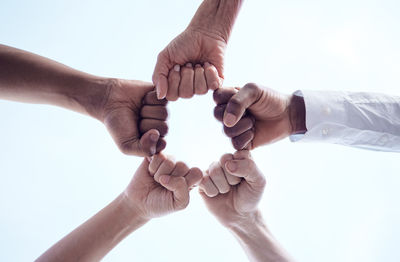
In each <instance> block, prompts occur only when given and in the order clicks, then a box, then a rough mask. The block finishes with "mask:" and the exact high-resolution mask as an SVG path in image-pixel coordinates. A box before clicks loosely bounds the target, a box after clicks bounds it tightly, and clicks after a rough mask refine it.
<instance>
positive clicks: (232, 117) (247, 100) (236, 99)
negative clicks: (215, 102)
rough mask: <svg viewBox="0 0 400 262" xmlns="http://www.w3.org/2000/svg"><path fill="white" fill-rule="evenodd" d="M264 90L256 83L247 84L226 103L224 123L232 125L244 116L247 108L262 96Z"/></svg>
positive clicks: (228, 125)
mask: <svg viewBox="0 0 400 262" xmlns="http://www.w3.org/2000/svg"><path fill="white" fill-rule="evenodd" d="M261 93H262V90H261V89H260V88H259V87H258V86H257V85H256V84H246V85H245V86H244V87H242V88H241V89H239V91H238V92H237V93H236V94H234V95H233V96H232V98H231V99H230V100H229V101H228V103H227V105H226V110H225V114H224V118H223V120H224V124H225V126H227V127H232V126H234V125H236V124H237V122H238V121H239V120H240V119H241V118H242V116H243V115H244V113H245V111H246V109H247V108H248V107H250V106H251V105H253V104H254V103H255V102H257V100H258V99H259V98H260V96H261Z"/></svg>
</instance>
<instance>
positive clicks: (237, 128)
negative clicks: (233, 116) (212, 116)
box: [224, 116, 254, 137]
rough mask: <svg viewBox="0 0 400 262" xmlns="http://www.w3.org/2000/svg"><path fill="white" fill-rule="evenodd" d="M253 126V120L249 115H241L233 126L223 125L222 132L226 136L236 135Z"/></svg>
mask: <svg viewBox="0 0 400 262" xmlns="http://www.w3.org/2000/svg"><path fill="white" fill-rule="evenodd" d="M253 127H254V121H253V119H252V118H251V117H248V116H247V117H243V118H242V119H240V120H239V122H238V123H237V124H236V125H234V126H233V127H227V126H224V132H225V134H226V135H227V136H228V137H236V136H239V135H241V134H243V133H244V132H246V131H247V130H250V129H252V128H253Z"/></svg>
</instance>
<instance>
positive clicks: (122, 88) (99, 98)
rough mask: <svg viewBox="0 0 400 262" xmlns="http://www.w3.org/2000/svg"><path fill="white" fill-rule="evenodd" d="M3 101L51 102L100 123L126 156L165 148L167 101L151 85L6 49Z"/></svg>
mask: <svg viewBox="0 0 400 262" xmlns="http://www.w3.org/2000/svg"><path fill="white" fill-rule="evenodd" d="M0 99H5V100H12V101H18V102H24V103H36V104H49V105H55V106H59V107H63V108H67V109H70V110H73V111H76V112H79V113H83V114H86V115H89V116H91V117H93V118H95V119H98V120H99V121H101V122H102V123H104V125H105V126H106V127H107V129H108V131H109V132H110V134H111V136H112V137H113V139H114V141H115V143H116V144H117V146H118V147H119V149H120V150H121V151H122V152H124V153H125V154H129V155H136V156H149V155H153V154H155V153H157V152H160V151H161V150H163V149H164V148H165V146H166V142H165V140H164V139H163V137H164V136H165V135H166V133H167V131H168V127H167V125H166V119H167V116H168V113H167V110H166V104H167V101H166V100H162V101H158V100H157V99H156V93H155V89H154V86H153V85H152V84H151V83H146V82H142V81H135V80H122V79H112V78H104V77H99V76H93V75H90V74H87V73H84V72H80V71H78V70H75V69H72V68H70V67H67V66H65V65H62V64H60V63H57V62H55V61H52V60H50V59H47V58H44V57H41V56H38V55H35V54H32V53H29V52H26V51H23V50H19V49H15V48H12V47H8V46H5V45H0Z"/></svg>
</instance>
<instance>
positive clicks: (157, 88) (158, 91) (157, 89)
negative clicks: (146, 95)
mask: <svg viewBox="0 0 400 262" xmlns="http://www.w3.org/2000/svg"><path fill="white" fill-rule="evenodd" d="M156 93H157V99H161V97H160V87H159V86H158V84H157V85H156Z"/></svg>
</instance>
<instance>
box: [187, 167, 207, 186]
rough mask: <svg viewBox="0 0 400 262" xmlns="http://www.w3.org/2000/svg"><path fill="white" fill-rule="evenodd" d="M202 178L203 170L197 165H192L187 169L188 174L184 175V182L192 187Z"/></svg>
mask: <svg viewBox="0 0 400 262" xmlns="http://www.w3.org/2000/svg"><path fill="white" fill-rule="evenodd" d="M202 178H203V172H201V170H200V169H199V168H197V167H193V168H191V169H190V170H189V172H188V174H187V175H186V176H185V179H186V183H187V185H188V187H192V186H194V185H196V184H197V183H199V182H200V180H201V179H202Z"/></svg>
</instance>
